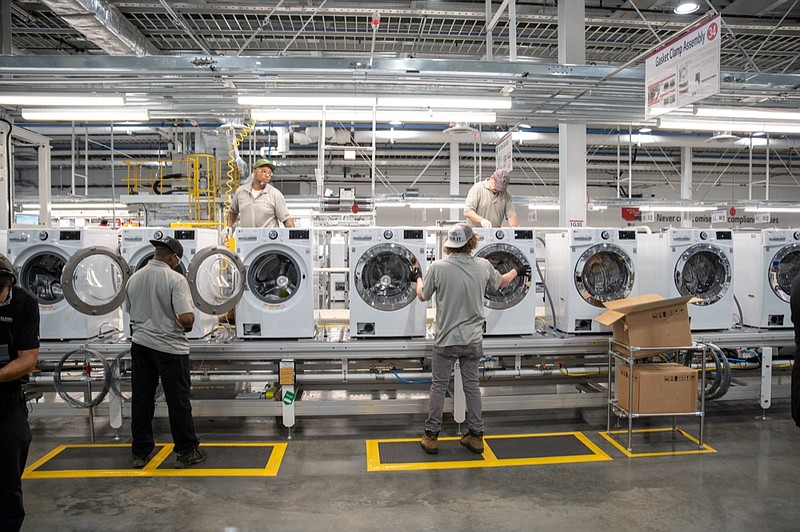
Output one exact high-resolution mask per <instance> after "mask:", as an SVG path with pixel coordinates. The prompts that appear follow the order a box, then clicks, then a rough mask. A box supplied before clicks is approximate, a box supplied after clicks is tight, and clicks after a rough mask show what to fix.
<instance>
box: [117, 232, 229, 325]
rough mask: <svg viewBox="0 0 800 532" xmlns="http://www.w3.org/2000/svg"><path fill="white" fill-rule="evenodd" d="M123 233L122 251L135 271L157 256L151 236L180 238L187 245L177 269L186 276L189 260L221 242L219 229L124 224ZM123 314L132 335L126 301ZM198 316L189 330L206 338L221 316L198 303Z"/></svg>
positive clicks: (156, 237) (184, 245) (195, 313)
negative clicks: (218, 233) (204, 308)
mask: <svg viewBox="0 0 800 532" xmlns="http://www.w3.org/2000/svg"><path fill="white" fill-rule="evenodd" d="M120 233H121V241H120V255H122V258H123V259H124V260H125V262H127V263H128V266H129V267H130V269H131V272H136V271H137V270H138V269H139V268H142V267H144V266H145V265H146V264H147V263H148V262H150V260H151V259H152V258H153V255H154V254H155V248H154V247H153V244H151V243H150V241H151V240H157V239H160V238H162V237H164V236H170V237H173V238H175V239H176V240H178V241H180V243H181V245H182V246H183V257H182V258H181V261H180V262H179V263H178V266H177V267H176V268H175V269H176V270H177V271H179V272H180V273H181V274H183V275H184V276H185V275H186V274H187V273H188V272H189V263H190V262H191V260H192V259H193V258H194V256H195V255H197V253H198V252H199V251H201V250H203V249H205V248H210V247H213V246H216V245H217V244H218V243H219V237H218V236H217V232H216V231H215V230H213V229H172V228H169V227H124V228H122V230H121V231H120ZM200 282H202V280H200ZM122 315H123V323H124V327H123V329H124V332H125V334H126V335H128V336H130V315H129V314H128V312H127V311H126V310H125V305H123V309H122ZM194 316H195V319H194V327H192V330H191V331H190V332H188V333H187V334H186V336H187V337H188V338H190V339H197V338H204V337H205V336H207V335H208V334H209V333H211V332H212V331H213V330H214V329H215V328H216V326H217V316H213V315H211V314H206V313H205V312H203V311H201V310H199V309H198V308H196V307H195V310H194Z"/></svg>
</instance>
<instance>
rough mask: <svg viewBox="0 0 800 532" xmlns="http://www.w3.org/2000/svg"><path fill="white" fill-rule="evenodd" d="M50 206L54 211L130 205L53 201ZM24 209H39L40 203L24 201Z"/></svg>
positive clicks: (118, 207)
mask: <svg viewBox="0 0 800 532" xmlns="http://www.w3.org/2000/svg"><path fill="white" fill-rule="evenodd" d="M50 208H51V209H52V210H54V211H57V210H68V209H78V210H93V209H109V210H111V209H112V208H113V209H118V210H119V209H127V208H128V206H127V205H126V204H124V203H116V204H111V203H78V202H75V203H53V204H51V205H50ZM22 209H23V210H38V209H39V204H38V203H23V204H22Z"/></svg>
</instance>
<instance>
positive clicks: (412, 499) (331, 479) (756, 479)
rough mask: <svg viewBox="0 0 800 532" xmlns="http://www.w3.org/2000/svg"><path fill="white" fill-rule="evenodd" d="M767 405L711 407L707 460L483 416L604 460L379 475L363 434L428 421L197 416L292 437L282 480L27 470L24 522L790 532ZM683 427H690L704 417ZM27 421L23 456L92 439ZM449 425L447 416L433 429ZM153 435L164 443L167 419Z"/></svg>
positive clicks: (793, 523)
mask: <svg viewBox="0 0 800 532" xmlns="http://www.w3.org/2000/svg"><path fill="white" fill-rule="evenodd" d="M767 414H768V415H767V418H766V419H761V418H760V415H761V410H760V408H758V407H757V405H753V404H752V403H750V402H748V403H744V402H736V403H734V402H728V403H718V404H711V405H709V408H708V413H707V418H706V431H705V441H706V443H707V444H708V445H710V446H711V447H713V448H714V449H715V450H716V451H717V452H716V453H708V454H688V455H677V456H655V457H637V458H629V457H627V456H625V455H624V454H622V453H621V452H620V450H619V449H617V448H615V447H614V446H613V445H611V444H610V443H609V442H608V441H606V440H605V439H604V438H603V437H601V436H600V434H599V433H600V432H601V431H604V430H605V423H606V413H605V410H604V409H582V410H552V411H532V412H526V413H519V412H517V413H514V414H498V413H487V414H486V415H485V416H484V420H485V422H486V432H487V436H488V435H490V434H524V433H548V432H562V431H581V432H582V433H583V434H584V435H585V436H586V437H587V438H588V439H589V440H590V441H591V442H592V443H593V444H595V445H596V446H597V447H598V448H600V449H602V451H603V452H605V453H607V455H608V456H609V457H610V458H611V460H606V461H596V462H585V463H562V464H540V465H522V466H511V467H488V468H471V469H470V468H464V469H460V468H456V469H444V470H414V471H378V472H374V471H373V472H369V471H367V459H366V451H365V447H366V445H365V441H366V440H369V439H386V438H412V437H418V436H419V435H420V432H421V428H422V422H423V416H412V415H407V416H406V415H394V416H382V417H378V416H360V417H351V418H306V419H300V425H299V426H298V428H297V430H296V431H295V432H294V433H293V434H292V439H290V440H287V438H286V431H285V429H282V428H279V427H278V426H277V425H276V422H275V420H274V419H271V418H269V419H254V418H231V419H209V418H205V419H198V420H197V429H198V433H199V436H200V437H201V439H202V441H203V442H204V443H212V442H236V441H241V442H253V441H265V442H280V443H287V444H288V445H287V447H286V452H285V455H284V457H283V461H282V463H281V465H280V470H279V472H278V474H277V476H274V477H220V476H215V477H206V476H199V477H155V478H77V479H75V478H72V479H67V478H63V479H61V478H52V479H26V480H24V482H23V490H24V496H25V507H26V510H27V517H26V520H25V524H24V527H23V530H29V531H39V530H47V531H50V530H58V531H61V532H66V531H73V530H74V531H100V530H102V531H118V530H119V531H123V530H124V531H137V532H143V531H151V530H152V531H192V532H197V531H265V530H296V531H306V530H314V531H321V530H348V531H354V530H402V531H413V530H440V531H449V530H464V531H471V530H569V531H570V532H573V531H584V530H586V531H607V530H636V531H656V530H665V531H666V530H669V531H674V530H704V531H708V530H725V531H736V530H743V531H748V532H754V531H758V530H770V531H781V530H786V531H789V530H792V531H795V530H798V523H800V498H799V496H798V486H799V485H800V484H798V479H799V478H800V429H798V427H797V426H795V424H794V422H793V421H792V420H791V416H790V413H789V405H788V401H786V400H784V401H782V402H777V401H776V403H775V405H774V406H773V407H772V408H771V409H770V410H769V411H768V413H767ZM451 419H452V418H451ZM650 419H656V418H650ZM661 421H662V422H663V421H664V420H663V419H662V420H661ZM637 423H642V424H645V425H646V424H647V423H648V422H647V421H646V420H638V421H637ZM662 424H663V423H662ZM684 426H685V427H686V428H687V430H689V431H690V432H692V431H694V432H696V428H697V421H696V419H694V418H691V419H688V420H686V422H685V423H684ZM96 427H97V432H96V435H97V443H110V442H112V439H113V437H114V435H115V431H113V430H112V429H110V428H108V420H107V419H105V418H98V419H97V423H96ZM32 429H33V438H34V439H33V444H32V446H31V452H30V457H29V463H33V462H34V461H36V460H37V459H39V458H41V457H42V456H44V455H45V454H47V453H48V452H50V451H52V450H53V449H54V448H55V447H56V446H58V445H60V444H67V443H88V442H89V429H88V422H87V420H86V419H83V418H42V419H32ZM455 434H456V425H455V424H453V423H452V422H451V423H450V424H448V425H446V427H445V429H444V431H443V434H442V436H446V435H449V436H454V435H455ZM156 435H157V441H160V442H164V443H169V442H170V436H169V428H168V424H167V421H166V420H165V419H157V421H156ZM129 437H130V432H129V429H128V427H125V429H124V430H123V432H122V441H123V442H128V441H130V440H129ZM414 445H416V444H414ZM417 449H418V448H417ZM419 452H420V453H422V451H421V450H420V451H419ZM171 460H173V457H170V461H171Z"/></svg>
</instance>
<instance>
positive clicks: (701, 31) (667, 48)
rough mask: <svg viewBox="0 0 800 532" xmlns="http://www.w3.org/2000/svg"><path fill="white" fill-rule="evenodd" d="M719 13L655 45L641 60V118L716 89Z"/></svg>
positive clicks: (695, 99)
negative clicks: (643, 75)
mask: <svg viewBox="0 0 800 532" xmlns="http://www.w3.org/2000/svg"><path fill="white" fill-rule="evenodd" d="M721 40H722V36H721V34H720V16H719V15H715V16H713V17H712V18H710V19H709V20H708V21H707V22H706V23H704V24H702V25H700V26H693V27H691V28H690V29H689V30H687V31H686V32H684V33H681V34H680V35H678V36H677V37H675V38H673V39H671V40H669V41H667V42H666V43H664V44H662V45H661V46H659V47H658V48H657V49H656V50H655V51H654V52H653V53H652V54H650V55H649V56H647V58H646V59H645V88H646V94H645V96H646V98H645V113H644V114H645V118H653V117H656V116H659V115H663V114H664V113H668V112H670V111H674V110H675V109H678V108H680V107H683V106H684V105H689V104H691V103H694V102H696V101H699V100H702V99H703V98H706V97H707V96H711V95H713V94H716V93H718V92H719V62H720V60H719V56H720V41H721Z"/></svg>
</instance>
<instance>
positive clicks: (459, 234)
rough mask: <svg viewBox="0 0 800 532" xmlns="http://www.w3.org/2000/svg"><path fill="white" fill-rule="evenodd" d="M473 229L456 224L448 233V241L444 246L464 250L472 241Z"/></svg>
mask: <svg viewBox="0 0 800 532" xmlns="http://www.w3.org/2000/svg"><path fill="white" fill-rule="evenodd" d="M473 234H475V233H474V232H473V231H472V227H470V226H468V225H467V224H465V223H460V224H456V225H454V226H453V227H451V228H450V230H449V231H448V232H447V240H446V241H445V243H444V245H445V247H448V248H456V249H458V248H463V247H464V246H465V245H466V244H467V242H469V241H470V240H471V239H472V235H473Z"/></svg>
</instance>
